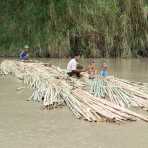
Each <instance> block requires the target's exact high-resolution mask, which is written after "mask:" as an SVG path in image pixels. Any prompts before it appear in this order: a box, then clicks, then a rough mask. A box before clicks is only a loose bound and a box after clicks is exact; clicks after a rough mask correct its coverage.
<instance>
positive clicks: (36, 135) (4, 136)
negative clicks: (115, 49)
mask: <svg viewBox="0 0 148 148" xmlns="http://www.w3.org/2000/svg"><path fill="white" fill-rule="evenodd" d="M1 60H2V59H0V61H1ZM38 60H41V61H43V62H49V63H52V64H55V65H58V66H60V67H62V68H65V67H66V63H67V62H68V60H67V59H59V60H58V59H38ZM102 62H106V63H107V64H108V65H109V72H110V74H111V75H115V76H118V77H120V78H125V79H130V80H135V81H141V82H148V59H96V63H97V66H98V67H99V66H100V64H101V63H102ZM81 63H83V64H84V65H85V66H87V64H88V60H85V59H82V60H81ZM20 86H23V84H22V83H21V82H20V81H18V80H16V79H15V78H13V77H8V78H6V79H4V78H2V77H0V148H9V147H11V148H148V141H147V137H148V128H147V127H148V123H144V122H142V121H138V122H129V123H126V124H121V125H116V124H111V123H89V122H86V121H83V120H78V119H75V117H74V116H73V115H72V113H71V111H69V110H68V108H66V107H63V108H59V109H54V110H50V111H47V110H45V111H41V110H40V104H39V103H33V102H27V101H26V99H27V98H28V97H29V96H30V95H31V90H29V89H25V90H24V91H23V92H17V91H16V88H18V87H20Z"/></svg>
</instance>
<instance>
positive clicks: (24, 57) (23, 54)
mask: <svg viewBox="0 0 148 148" xmlns="http://www.w3.org/2000/svg"><path fill="white" fill-rule="evenodd" d="M28 50H29V46H28V45H26V46H25V47H24V50H23V51H22V52H21V53H20V60H28V58H29V54H28Z"/></svg>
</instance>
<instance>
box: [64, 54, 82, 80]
mask: <svg viewBox="0 0 148 148" xmlns="http://www.w3.org/2000/svg"><path fill="white" fill-rule="evenodd" d="M79 59H80V54H79V53H77V54H75V57H74V58H72V59H71V60H70V61H69V63H68V65H67V71H68V72H67V74H68V75H69V76H77V77H80V76H81V75H80V73H81V72H84V71H85V70H82V69H79V68H78V61H79Z"/></svg>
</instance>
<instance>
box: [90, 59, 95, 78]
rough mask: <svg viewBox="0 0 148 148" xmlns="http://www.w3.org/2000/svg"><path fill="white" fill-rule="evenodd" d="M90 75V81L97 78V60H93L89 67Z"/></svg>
mask: <svg viewBox="0 0 148 148" xmlns="http://www.w3.org/2000/svg"><path fill="white" fill-rule="evenodd" d="M88 74H89V79H94V78H95V75H96V74H97V68H96V63H95V60H91V62H90V64H89V65H88Z"/></svg>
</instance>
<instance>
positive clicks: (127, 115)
mask: <svg viewBox="0 0 148 148" xmlns="http://www.w3.org/2000/svg"><path fill="white" fill-rule="evenodd" d="M0 71H1V74H3V75H8V74H11V75H13V76H15V77H17V78H18V79H20V80H22V81H23V82H24V83H25V84H27V86H29V87H30V88H32V89H33V94H32V96H31V97H30V98H29V99H30V100H33V101H37V102H40V101H41V102H43V105H44V106H49V107H58V106H59V105H60V106H61V105H64V104H66V105H67V106H68V107H69V109H70V110H71V111H72V112H73V114H74V115H75V116H76V117H77V118H83V119H86V120H88V121H100V120H101V121H102V120H103V121H104V120H105V121H112V122H123V121H127V120H130V121H133V120H137V119H141V120H144V121H148V119H147V117H145V116H142V115H139V114H137V113H135V112H132V111H130V110H128V109H125V108H124V107H122V106H119V105H116V104H117V103H116V102H113V101H112V102H113V103H112V102H110V101H108V100H105V99H101V98H102V97H104V96H105V95H106V93H108V92H110V94H111V95H110V97H111V96H113V99H115V97H114V95H115V93H116V92H115V93H114V95H113V94H112V93H113V91H117V90H116V88H114V87H112V88H111V87H110V84H112V83H113V82H114V81H115V79H114V80H112V79H108V80H102V81H101V84H98V81H93V82H92V83H95V85H92V92H95V91H98V90H97V89H96V88H99V91H98V92H95V93H96V94H97V96H100V97H95V96H93V95H91V94H90V93H88V92H87V90H84V88H85V89H86V88H87V87H85V86H87V85H88V83H87V82H88V80H87V81H82V80H76V79H74V78H69V77H67V75H66V74H65V71H64V70H62V69H60V68H58V67H55V66H52V65H50V66H47V65H45V64H43V63H25V62H20V61H12V60H5V61H3V62H2V63H1V65H0ZM122 81H123V80H122ZM122 81H120V86H121V87H120V89H121V90H120V89H119V90H120V92H118V94H119V96H120V95H121V96H122V95H123V94H124V95H125V94H126V97H127V96H128V95H129V94H130V93H127V92H128V91H129V92H130V91H131V92H132V93H133V92H134V91H133V90H132V89H129V90H128V91H126V89H123V88H124V87H123V86H124V85H123V82H122ZM121 82H122V83H121ZM99 83H100V82H99ZM98 85H99V86H98ZM133 85H138V84H136V83H134V84H133ZM96 86H97V87H96ZM100 86H101V87H100ZM102 86H103V87H102ZM138 86H139V85H138ZM141 87H142V86H141ZM113 88H114V89H115V90H114V89H113ZM142 90H143V92H144V91H145V90H144V89H142ZM122 91H123V92H122ZM132 93H131V94H130V95H132ZM137 94H138V95H139V94H141V100H143V102H142V103H145V102H146V101H145V102H144V99H143V98H144V96H142V93H137ZM137 94H134V93H133V96H134V97H133V100H136V99H135V98H136V97H137V98H138V97H140V95H139V96H138V95H137ZM145 95H146V93H145ZM126 97H125V98H126ZM128 99H129V98H128ZM133 100H132V101H133ZM145 100H146V99H145ZM130 101H131V100H130ZM132 101H131V102H132ZM133 102H134V101H133ZM136 103H137V102H136ZM140 103H141V102H140ZM146 103H147V102H146Z"/></svg>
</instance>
